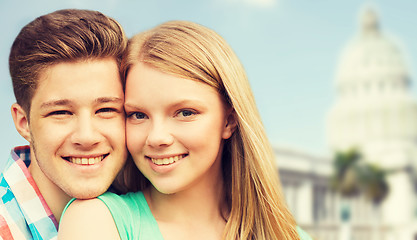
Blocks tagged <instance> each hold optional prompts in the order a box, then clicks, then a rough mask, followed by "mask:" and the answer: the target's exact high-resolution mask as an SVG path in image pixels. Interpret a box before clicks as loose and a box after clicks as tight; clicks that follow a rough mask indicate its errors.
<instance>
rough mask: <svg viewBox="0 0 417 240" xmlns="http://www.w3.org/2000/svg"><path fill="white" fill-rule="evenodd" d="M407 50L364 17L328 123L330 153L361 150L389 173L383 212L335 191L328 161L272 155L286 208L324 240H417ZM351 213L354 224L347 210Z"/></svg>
mask: <svg viewBox="0 0 417 240" xmlns="http://www.w3.org/2000/svg"><path fill="white" fill-rule="evenodd" d="M410 86H411V76H410V73H409V70H408V67H407V63H406V61H405V58H404V55H403V52H402V49H401V48H400V46H399V45H398V43H397V42H395V41H394V40H393V39H392V38H390V37H389V36H387V35H386V34H384V33H383V31H381V27H380V23H379V19H378V17H377V14H376V13H375V12H374V11H373V10H371V9H366V10H364V11H363V12H362V14H361V16H360V21H359V29H358V32H357V33H356V34H355V36H354V37H353V38H352V39H351V41H349V42H348V44H347V45H346V47H345V49H344V50H343V51H342V54H341V57H340V62H339V66H338V69H337V72H336V79H335V87H336V99H335V102H334V104H333V106H332V107H331V109H330V111H329V113H328V116H327V119H326V128H327V129H326V135H327V139H328V144H329V146H330V149H331V151H332V152H336V151H346V150H349V149H352V148H356V149H358V150H359V151H360V152H361V153H362V155H363V156H364V160H365V161H367V162H368V163H372V164H375V165H378V166H379V167H381V168H383V169H387V170H391V171H392V173H391V174H389V175H388V178H387V180H388V184H389V194H388V195H387V197H386V198H385V200H384V201H383V202H382V204H381V205H379V206H377V205H373V204H372V202H371V201H369V200H368V199H367V198H365V197H364V196H358V197H355V198H349V199H346V198H343V197H341V196H340V195H339V194H337V193H335V192H333V191H332V190H331V188H330V176H331V174H332V171H333V166H332V161H331V160H332V159H331V157H327V158H324V157H317V156H313V155H311V154H308V153H305V152H302V151H300V150H295V149H290V148H283V147H280V148H275V151H276V155H277V159H278V166H279V171H280V178H281V181H282V183H283V188H284V193H285V196H286V200H287V203H288V205H289V207H290V209H291V211H292V212H293V214H294V216H295V218H296V220H297V222H298V224H299V225H300V226H302V227H303V228H304V229H305V230H307V231H308V232H309V233H311V235H312V236H314V237H316V238H317V239H321V240H362V239H363V240H373V239H375V240H376V239H378V240H417V193H416V190H417V188H416V186H417V183H416V180H417V177H416V169H417V168H416V166H417V102H416V101H415V100H414V98H413V97H412V95H411V92H410ZM346 205H348V206H349V209H350V211H349V221H348V222H346V221H344V220H343V218H344V217H343V208H344V206H346Z"/></svg>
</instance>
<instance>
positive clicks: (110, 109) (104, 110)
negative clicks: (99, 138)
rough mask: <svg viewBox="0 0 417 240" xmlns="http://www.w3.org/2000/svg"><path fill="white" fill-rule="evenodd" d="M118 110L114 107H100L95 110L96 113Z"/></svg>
mask: <svg viewBox="0 0 417 240" xmlns="http://www.w3.org/2000/svg"><path fill="white" fill-rule="evenodd" d="M117 111H118V110H117V109H115V108H100V109H99V110H97V113H108V112H117Z"/></svg>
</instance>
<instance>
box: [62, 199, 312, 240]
mask: <svg viewBox="0 0 417 240" xmlns="http://www.w3.org/2000/svg"><path fill="white" fill-rule="evenodd" d="M98 199H100V200H101V201H103V203H104V204H105V205H106V206H107V207H108V209H109V210H110V213H111V215H112V216H113V219H114V222H115V223H116V227H117V230H118V231H119V236H120V239H121V240H164V239H163V237H162V234H161V232H160V230H159V227H158V223H157V222H156V220H155V218H154V216H153V215H152V212H151V209H150V208H149V205H148V203H147V202H146V199H145V196H144V195H143V193H142V192H134V193H133V192H130V193H127V194H125V195H117V194H114V193H111V192H106V193H104V194H103V195H101V196H99V197H98ZM74 200H75V199H72V200H71V201H70V202H69V203H68V204H67V206H66V207H65V209H64V212H65V210H66V209H67V207H68V206H69V205H70V204H71V203H72V202H73V201H74ZM64 212H63V214H64ZM63 214H62V215H63ZM297 231H298V234H299V235H300V239H301V240H312V239H311V237H310V236H309V235H308V234H307V233H306V232H304V231H303V230H302V229H301V228H300V227H297Z"/></svg>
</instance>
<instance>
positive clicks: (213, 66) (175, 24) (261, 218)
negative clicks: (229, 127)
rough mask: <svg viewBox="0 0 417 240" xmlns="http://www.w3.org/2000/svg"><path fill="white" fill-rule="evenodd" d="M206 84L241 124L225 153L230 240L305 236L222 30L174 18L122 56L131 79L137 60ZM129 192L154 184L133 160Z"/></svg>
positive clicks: (138, 39) (127, 178)
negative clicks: (288, 203)
mask: <svg viewBox="0 0 417 240" xmlns="http://www.w3.org/2000/svg"><path fill="white" fill-rule="evenodd" d="M138 62H141V63H145V64H147V65H148V66H151V67H153V68H155V69H158V70H159V71H161V72H164V73H167V74H171V75H175V76H178V77H181V78H188V79H193V80H198V81H201V82H204V83H206V84H208V85H210V86H212V87H213V88H215V89H217V91H218V92H219V93H220V94H221V95H222V96H223V97H224V100H225V102H226V104H228V105H230V106H231V107H232V108H233V109H234V114H235V116H234V117H235V120H236V122H237V128H236V130H235V132H234V133H233V135H232V137H231V138H230V139H228V140H226V141H225V145H224V149H223V157H222V171H223V177H224V190H225V193H224V194H225V202H226V204H227V207H228V216H227V224H226V228H225V231H224V234H223V238H224V239H245V240H246V239H268V240H270V239H299V236H298V234H297V230H296V223H295V221H294V218H293V216H292V215H291V213H290V212H289V210H288V208H287V206H286V204H285V200H284V197H283V195H282V192H281V185H280V182H279V179H278V172H277V168H276V166H275V161H274V153H273V151H272V148H271V146H270V143H269V142H268V139H267V137H266V134H265V131H264V127H263V124H262V121H261V118H260V115H259V113H258V110H257V108H256V104H255V99H254V96H253V94H252V91H251V88H250V85H249V82H248V80H247V77H246V73H245V71H244V69H243V66H242V65H241V63H240V61H239V59H238V58H237V56H236V55H235V53H234V52H233V50H232V49H231V48H230V46H229V45H228V44H227V43H226V42H225V40H224V39H223V38H222V37H220V36H219V35H218V34H217V33H216V32H214V31H212V30H211V29H208V28H206V27H203V26H201V25H198V24H196V23H192V22H187V21H170V22H166V23H164V24H161V25H159V26H157V27H155V28H153V29H151V30H148V31H146V32H143V33H140V34H138V35H136V36H134V37H133V38H132V39H131V40H130V41H129V44H128V51H127V54H126V56H125V57H124V58H123V60H122V70H123V71H124V74H125V77H126V76H127V74H128V71H129V68H130V67H131V66H132V65H133V64H135V63H138ZM129 164H130V166H127V168H126V170H127V171H130V173H129V172H128V173H127V175H125V181H126V184H127V185H128V186H129V190H133V191H137V190H142V189H144V188H145V187H146V186H148V184H149V182H148V181H147V180H146V179H145V178H144V177H143V175H142V174H140V172H139V171H138V170H137V168H136V167H135V166H134V165H133V164H132V161H129Z"/></svg>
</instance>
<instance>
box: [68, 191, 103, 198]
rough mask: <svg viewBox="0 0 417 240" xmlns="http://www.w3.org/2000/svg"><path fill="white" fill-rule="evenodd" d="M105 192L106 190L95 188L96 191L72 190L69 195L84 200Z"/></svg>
mask: <svg viewBox="0 0 417 240" xmlns="http://www.w3.org/2000/svg"><path fill="white" fill-rule="evenodd" d="M105 192H106V190H100V191H99V190H96V191H91V190H85V191H78V192H73V193H72V194H69V195H70V196H71V197H73V198H77V199H83V200H85V199H91V198H95V197H98V196H100V195H101V194H103V193H105Z"/></svg>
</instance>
